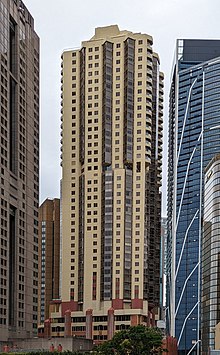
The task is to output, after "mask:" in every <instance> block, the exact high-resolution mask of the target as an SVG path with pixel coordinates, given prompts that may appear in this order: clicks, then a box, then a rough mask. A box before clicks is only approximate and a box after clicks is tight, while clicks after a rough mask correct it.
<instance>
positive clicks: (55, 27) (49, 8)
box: [23, 0, 220, 215]
mask: <svg viewBox="0 0 220 355" xmlns="http://www.w3.org/2000/svg"><path fill="white" fill-rule="evenodd" d="M23 1H24V3H25V5H26V6H27V8H28V9H29V11H30V12H31V14H32V16H33V17H34V19H35V29H36V32H37V33H38V35H39V37H40V40H41V115H40V117H41V139H40V142H41V143H40V144H41V179H40V202H43V201H44V200H45V199H46V198H47V197H59V184H60V178H61V168H60V101H61V99H60V85H61V84H60V62H61V59H60V56H61V53H62V51H63V50H64V49H68V48H79V47H80V45H81V41H83V40H88V39H90V38H91V37H92V36H93V34H94V29H95V27H99V26H107V25H112V24H118V25H119V28H120V29H121V30H130V31H133V32H142V33H148V34H150V35H152V36H153V39H154V51H156V52H157V53H158V54H159V56H160V60H161V70H162V71H163V72H164V74H165V103H164V107H165V110H164V133H165V134H164V156H165V159H164V162H165V163H164V166H163V189H162V191H163V192H164V193H163V208H162V215H165V214H166V197H165V190H166V175H167V168H166V155H167V153H166V151H167V125H168V92H169V82H170V71H171V67H172V61H173V55H174V48H175V41H176V39H177V38H210V39H214V38H218V37H220V25H219V19H220V0H136V1H132V0H117V1H116V0H111V1H105V0H81V1H76V0H60V1H58V0H23Z"/></svg>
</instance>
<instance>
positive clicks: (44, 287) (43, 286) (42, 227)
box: [38, 198, 60, 324]
mask: <svg viewBox="0 0 220 355" xmlns="http://www.w3.org/2000/svg"><path fill="white" fill-rule="evenodd" d="M59 280H60V200H59V199H58V198H55V199H53V200H52V199H46V200H45V201H44V202H43V203H42V204H41V205H40V207H39V275H38V324H43V323H44V321H45V320H47V319H48V318H49V304H50V301H52V300H53V299H58V298H59Z"/></svg>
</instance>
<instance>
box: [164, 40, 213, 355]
mask: <svg viewBox="0 0 220 355" xmlns="http://www.w3.org/2000/svg"><path fill="white" fill-rule="evenodd" d="M218 55H220V41H206V40H205V41H203V40H200V41H199V40H179V41H178V45H177V60H176V65H175V67H174V72H173V81H172V84H171V93H170V121H169V169H168V171H169V173H168V174H169V175H168V255H167V267H168V270H167V271H168V275H167V281H168V285H167V324H168V328H169V331H170V333H171V334H172V335H175V336H176V337H177V339H178V345H179V351H180V353H182V354H187V353H188V352H189V351H190V349H194V350H195V351H196V349H198V348H199V345H200V287H201V281H200V279H201V278H200V264H201V263H200V254H201V237H202V213H203V175H204V168H205V166H206V165H207V164H208V162H209V161H210V159H211V158H212V157H213V156H214V155H215V154H216V153H218V152H220V101H219V99H220V59H216V60H213V58H214V57H217V56H218ZM194 350H193V351H194ZM192 353H193V352H192Z"/></svg>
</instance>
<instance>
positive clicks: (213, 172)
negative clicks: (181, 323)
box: [201, 154, 220, 354]
mask: <svg viewBox="0 0 220 355" xmlns="http://www.w3.org/2000/svg"><path fill="white" fill-rule="evenodd" d="M219 178H220V154H217V155H216V156H215V157H214V158H213V159H212V160H211V162H210V163H209V164H208V166H207V168H206V174H205V181H204V218H203V237H202V301H201V319H202V354H207V353H208V351H209V350H211V349H212V350H214V349H216V347H215V327H216V326H217V324H218V323H219V322H220V231H219V221H220V184H219V181H220V179H219ZM217 349H219V348H217Z"/></svg>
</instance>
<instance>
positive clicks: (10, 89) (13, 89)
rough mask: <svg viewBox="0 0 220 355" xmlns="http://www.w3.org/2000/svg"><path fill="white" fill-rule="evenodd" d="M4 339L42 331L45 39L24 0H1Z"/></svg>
mask: <svg viewBox="0 0 220 355" xmlns="http://www.w3.org/2000/svg"><path fill="white" fill-rule="evenodd" d="M0 33H1V35H0V65H1V79H0V85H1V90H0V97H1V109H0V110H1V112H0V116H1V120H0V125H1V130H0V156H1V160H0V204H1V227H0V228H1V233H0V244H1V258H0V341H8V338H26V337H27V338H28V337H31V336H32V335H33V334H36V331H37V291H38V190H39V188H38V185H39V39H38V36H37V35H36V33H35V31H34V19H33V17H32V16H31V14H30V13H29V12H28V10H27V8H26V7H25V5H24V3H23V2H22V1H18V0H0Z"/></svg>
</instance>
